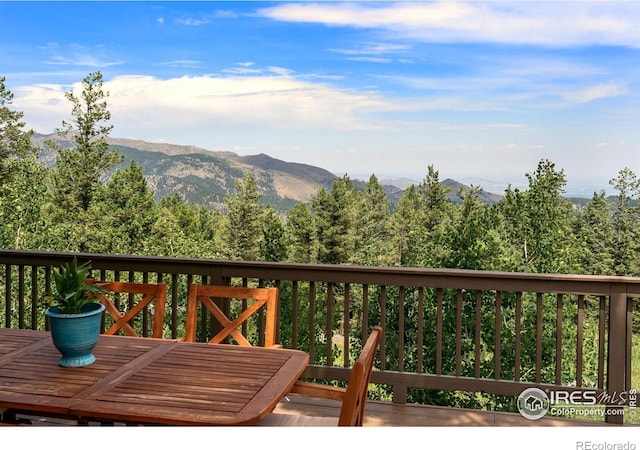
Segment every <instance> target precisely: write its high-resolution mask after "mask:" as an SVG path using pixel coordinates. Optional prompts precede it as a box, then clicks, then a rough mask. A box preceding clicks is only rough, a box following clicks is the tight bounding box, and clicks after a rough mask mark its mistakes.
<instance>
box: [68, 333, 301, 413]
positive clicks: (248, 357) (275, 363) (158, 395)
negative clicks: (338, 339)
mask: <svg viewBox="0 0 640 450" xmlns="http://www.w3.org/2000/svg"><path fill="white" fill-rule="evenodd" d="M307 363H308V355H307V354H306V353H303V352H299V351H294V350H283V349H265V348H261V347H239V346H234V345H224V344H222V345H210V344H198V343H180V344H179V345H177V346H176V347H175V348H172V349H171V350H170V351H169V352H167V353H166V354H164V355H163V356H162V357H160V358H158V359H156V360H155V361H154V362H152V363H150V364H149V365H148V366H146V367H144V368H142V369H141V370H140V371H138V372H137V373H136V374H134V375H132V376H130V377H128V378H127V379H126V380H123V381H122V382H121V383H119V384H118V385H117V386H115V387H113V388H112V389H110V390H109V391H106V392H101V393H99V394H96V395H90V396H88V397H87V398H86V399H85V400H82V401H80V402H78V403H77V404H76V405H74V406H73V407H72V408H71V411H72V412H73V413H74V414H77V415H86V416H91V417H93V418H96V415H99V418H103V419H110V420H123V421H132V422H143V423H157V424H174V425H248V424H252V423H255V422H257V421H259V420H260V419H261V418H262V417H264V416H265V415H266V414H268V413H269V412H270V411H271V410H272V409H273V408H274V407H275V405H276V404H277V403H278V402H279V401H280V400H281V399H282V397H284V395H286V394H287V392H289V391H290V390H291V386H292V385H293V383H294V382H295V381H296V380H297V379H298V378H299V377H300V375H301V374H302V372H303V371H304V368H305V367H306V365H307Z"/></svg>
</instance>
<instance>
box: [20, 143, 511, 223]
mask: <svg viewBox="0 0 640 450" xmlns="http://www.w3.org/2000/svg"><path fill="white" fill-rule="evenodd" d="M48 139H53V140H56V141H57V142H59V143H60V145H62V146H63V147H64V146H67V145H71V144H70V143H69V142H67V141H64V140H63V139H61V138H60V137H59V136H57V135H56V134H50V135H43V134H35V135H34V136H33V138H32V141H33V143H34V145H35V146H37V147H40V148H41V152H40V155H39V156H40V158H41V159H42V160H43V161H44V162H45V163H46V164H47V165H49V166H53V165H54V164H55V152H54V151H53V150H51V149H48V147H46V145H45V142H46V140H48ZM107 143H108V144H109V145H110V146H111V147H112V148H114V149H117V150H118V151H119V152H120V153H121V154H123V156H124V161H123V163H122V164H120V165H119V166H117V167H116V168H115V169H114V170H117V169H118V168H123V167H126V166H128V165H129V164H130V162H131V161H135V162H136V163H137V164H139V165H140V166H141V167H142V171H143V174H144V176H145V178H146V179H147V182H148V184H149V188H150V189H151V190H152V191H154V193H155V195H156V198H161V197H163V196H166V195H172V194H175V193H178V194H180V195H181V196H182V197H183V198H184V199H185V200H186V201H188V202H193V203H198V204H202V205H204V206H207V207H211V208H217V209H220V208H223V207H224V201H225V196H226V195H227V194H229V193H230V192H232V191H233V189H234V188H235V185H236V183H237V182H238V181H240V180H241V179H242V178H243V177H244V174H245V172H247V171H248V172H251V173H252V174H253V175H254V177H255V178H256V182H257V184H258V190H259V191H260V193H261V194H262V199H261V202H262V203H268V204H271V205H272V206H273V207H274V208H275V209H276V210H280V211H286V210H289V209H290V208H291V207H293V206H294V205H295V204H296V203H298V202H308V201H310V200H311V198H312V196H313V195H314V194H315V193H316V192H317V190H318V189H320V188H321V187H325V188H329V189H330V188H331V185H332V184H333V181H334V180H335V179H336V178H338V177H337V176H336V175H334V174H333V173H331V172H329V171H328V170H326V169H323V168H320V167H316V166H312V165H309V164H303V163H292V162H287V161H282V160H279V159H276V158H273V157H271V156H269V155H267V154H264V153H260V154H257V155H247V156H240V155H238V154H236V153H234V152H230V151H211V150H207V149H204V148H201V147H197V146H193V145H177V144H168V143H152V142H147V141H143V140H137V139H128V138H112V137H109V138H107ZM353 181H354V184H355V185H356V187H357V188H358V189H364V187H365V186H366V181H362V180H357V179H354V180H353ZM381 184H382V185H383V188H384V191H385V192H386V194H387V195H388V196H389V200H390V203H391V205H392V206H395V204H396V203H397V201H398V200H399V199H400V197H401V196H402V194H403V193H404V191H405V189H406V186H394V185H392V184H388V182H387V183H384V184H383V183H382V182H381ZM414 184H416V185H417V184H419V183H417V182H415V183H414ZM442 184H443V186H445V187H446V188H450V191H449V193H448V197H449V199H450V200H452V201H454V202H456V201H459V198H458V195H457V194H458V192H459V191H460V190H465V189H468V188H469V187H468V186H465V185H464V184H462V183H459V182H457V181H455V180H451V179H447V180H444V181H443V182H442ZM501 197H502V196H500V195H498V194H492V193H487V192H484V191H483V192H482V193H481V194H480V200H481V201H484V202H487V203H495V202H497V201H499V200H500V198H501Z"/></svg>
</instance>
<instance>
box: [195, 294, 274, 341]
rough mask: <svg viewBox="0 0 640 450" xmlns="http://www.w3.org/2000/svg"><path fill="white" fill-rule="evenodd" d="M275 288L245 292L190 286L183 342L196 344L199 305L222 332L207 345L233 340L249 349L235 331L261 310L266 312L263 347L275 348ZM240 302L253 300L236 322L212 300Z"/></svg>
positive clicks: (239, 334)
mask: <svg viewBox="0 0 640 450" xmlns="http://www.w3.org/2000/svg"><path fill="white" fill-rule="evenodd" d="M278 293H279V291H278V288H274V287H273V288H248V287H234V286H218V285H204V284H191V285H190V286H189V298H188V302H187V319H186V324H185V338H184V340H185V341H186V342H194V341H195V340H196V329H197V327H198V306H199V304H202V305H203V306H204V307H205V308H206V310H208V311H210V312H211V314H212V315H213V317H214V318H215V319H216V320H217V321H218V323H219V324H220V326H221V327H222V329H221V330H219V331H218V332H217V334H216V335H215V336H213V337H212V338H211V339H210V340H209V343H210V344H218V343H222V342H224V341H225V340H226V339H227V338H229V337H231V338H233V339H234V340H235V341H236V342H237V343H238V344H239V345H242V346H245V347H250V346H251V343H250V342H249V341H248V340H247V338H246V336H244V335H243V334H242V333H241V332H240V331H239V330H238V328H239V327H240V326H241V325H242V324H244V323H246V322H247V320H248V319H249V318H250V317H251V316H252V315H253V314H255V313H257V312H258V311H259V310H260V309H261V308H262V307H265V309H266V320H265V324H264V346H265V347H273V346H276V321H277V320H278V317H277V315H278ZM225 298H226V299H241V300H247V301H248V300H253V302H252V303H251V304H248V305H247V307H246V309H244V310H243V311H241V312H240V313H239V314H238V315H237V316H236V317H235V318H233V319H231V318H229V317H227V315H226V314H225V313H224V312H223V311H222V309H220V307H219V306H218V304H216V302H215V299H225Z"/></svg>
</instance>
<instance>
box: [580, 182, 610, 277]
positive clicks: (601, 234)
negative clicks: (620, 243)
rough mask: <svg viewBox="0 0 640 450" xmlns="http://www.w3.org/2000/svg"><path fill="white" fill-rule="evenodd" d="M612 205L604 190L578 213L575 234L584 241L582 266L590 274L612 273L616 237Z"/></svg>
mask: <svg viewBox="0 0 640 450" xmlns="http://www.w3.org/2000/svg"><path fill="white" fill-rule="evenodd" d="M611 211H612V205H611V204H610V202H609V201H608V200H607V198H606V196H605V192H604V191H600V192H599V193H594V194H593V198H592V199H591V201H590V202H589V203H587V205H586V206H585V208H584V210H583V211H582V212H581V213H580V216H579V221H578V230H577V232H576V234H577V236H578V237H579V238H580V239H582V240H583V241H584V253H583V256H582V259H583V266H584V270H585V272H586V273H588V274H591V275H614V273H615V269H614V249H615V248H616V244H617V242H616V241H617V239H616V233H615V229H614V227H613V222H612V217H611Z"/></svg>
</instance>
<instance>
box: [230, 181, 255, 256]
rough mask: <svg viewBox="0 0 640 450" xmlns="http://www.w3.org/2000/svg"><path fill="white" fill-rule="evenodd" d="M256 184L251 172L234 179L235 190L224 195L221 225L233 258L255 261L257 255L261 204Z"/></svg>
mask: <svg viewBox="0 0 640 450" xmlns="http://www.w3.org/2000/svg"><path fill="white" fill-rule="evenodd" d="M261 196H262V195H261V194H260V193H259V192H258V184H257V182H256V179H255V177H254V176H253V174H251V173H250V172H247V173H245V174H244V176H243V178H242V180H239V181H238V182H237V183H236V186H235V190H234V192H233V193H231V194H229V195H227V196H226V198H225V202H226V205H227V209H228V213H227V215H226V218H225V219H226V220H225V227H224V241H225V251H226V254H227V257H228V258H230V259H233V260H244V261H256V260H258V258H259V255H260V246H261V241H262V238H263V235H262V218H263V209H264V207H263V206H261V205H259V204H258V200H259V199H260V198H261Z"/></svg>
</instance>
